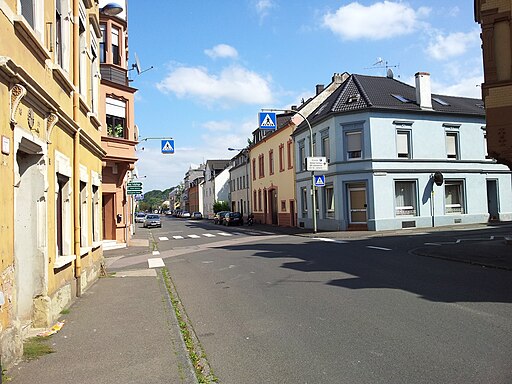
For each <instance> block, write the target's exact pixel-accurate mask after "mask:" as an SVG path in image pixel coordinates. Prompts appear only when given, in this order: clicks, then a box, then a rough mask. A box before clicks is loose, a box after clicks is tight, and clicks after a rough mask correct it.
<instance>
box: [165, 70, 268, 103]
mask: <svg viewBox="0 0 512 384" xmlns="http://www.w3.org/2000/svg"><path fill="white" fill-rule="evenodd" d="M157 88H158V89H159V90H160V91H162V92H164V93H174V94H175V95H176V96H178V97H182V98H185V97H187V98H197V99H199V100H200V101H203V102H206V103H211V102H215V101H217V102H238V103H244V104H265V103H271V101H272V92H271V90H270V83H269V80H268V79H265V78H263V77H262V76H261V75H259V74H258V73H256V72H252V71H250V70H248V69H246V68H244V67H241V66H239V65H233V66H230V67H227V68H225V69H223V70H222V71H221V73H220V74H219V75H214V74H210V73H209V72H208V70H207V69H206V68H203V67H180V68H177V69H175V70H173V71H172V72H171V73H170V74H169V75H168V76H167V77H166V78H165V79H164V80H162V81H161V82H160V83H158V84H157Z"/></svg>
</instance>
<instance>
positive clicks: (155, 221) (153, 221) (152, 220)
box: [142, 213, 162, 228]
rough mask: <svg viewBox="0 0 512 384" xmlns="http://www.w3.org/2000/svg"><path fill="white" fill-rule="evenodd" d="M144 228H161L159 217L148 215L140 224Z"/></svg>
mask: <svg viewBox="0 0 512 384" xmlns="http://www.w3.org/2000/svg"><path fill="white" fill-rule="evenodd" d="M142 226H143V227H144V228H150V227H159V228H162V222H161V221H160V216H159V215H154V214H151V213H150V214H148V215H146V217H145V218H144V222H143V224H142Z"/></svg>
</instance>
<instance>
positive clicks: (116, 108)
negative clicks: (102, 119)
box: [106, 97, 126, 119]
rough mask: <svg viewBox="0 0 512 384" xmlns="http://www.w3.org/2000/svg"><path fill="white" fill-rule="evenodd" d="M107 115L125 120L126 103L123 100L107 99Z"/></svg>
mask: <svg viewBox="0 0 512 384" xmlns="http://www.w3.org/2000/svg"><path fill="white" fill-rule="evenodd" d="M106 114H107V115H110V116H116V117H122V118H123V119H124V118H125V117H126V103H125V102H124V101H121V100H116V99H113V98H111V97H107V102H106Z"/></svg>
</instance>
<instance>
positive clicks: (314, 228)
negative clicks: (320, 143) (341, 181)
mask: <svg viewBox="0 0 512 384" xmlns="http://www.w3.org/2000/svg"><path fill="white" fill-rule="evenodd" d="M262 112H285V113H296V114H297V115H299V116H301V117H302V118H303V119H304V120H305V121H306V123H307V124H308V128H309V144H310V149H309V150H310V154H311V157H314V156H315V154H314V150H315V147H314V146H313V128H311V124H310V123H309V120H308V119H307V117H306V116H304V115H303V114H302V113H301V112H299V111H296V110H293V109H276V108H270V109H262ZM315 193H316V191H315V171H311V200H312V204H311V205H312V207H313V233H316V199H315Z"/></svg>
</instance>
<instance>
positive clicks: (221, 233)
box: [217, 232, 233, 236]
mask: <svg viewBox="0 0 512 384" xmlns="http://www.w3.org/2000/svg"><path fill="white" fill-rule="evenodd" d="M217 235H220V236H233V235H232V234H231V233H226V232H219V233H217Z"/></svg>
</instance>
